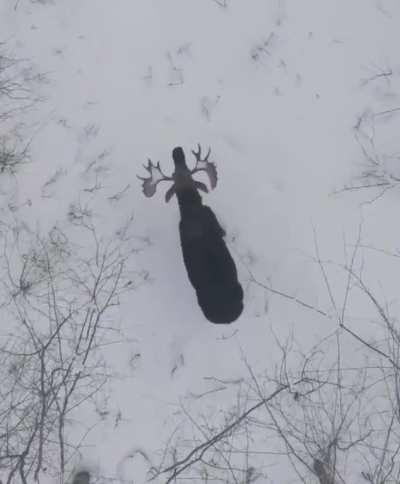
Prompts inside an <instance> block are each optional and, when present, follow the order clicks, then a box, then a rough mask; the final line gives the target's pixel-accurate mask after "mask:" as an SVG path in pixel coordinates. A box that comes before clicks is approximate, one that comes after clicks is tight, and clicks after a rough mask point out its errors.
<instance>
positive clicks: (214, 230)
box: [139, 145, 243, 324]
mask: <svg viewBox="0 0 400 484" xmlns="http://www.w3.org/2000/svg"><path fill="white" fill-rule="evenodd" d="M192 153H193V155H194V156H195V159H196V164H195V167H194V168H193V169H192V170H190V169H189V168H188V167H187V165H186V161H185V154H184V152H183V149H182V148H181V147H177V148H175V149H174V150H173V151H172V158H173V160H174V163H175V171H174V173H173V175H172V176H166V175H164V173H163V172H162V171H161V167H160V163H159V162H158V163H157V164H156V165H153V163H152V161H151V160H150V159H149V160H148V164H147V166H146V165H145V168H146V170H147V171H148V172H149V174H150V176H149V177H147V178H146V177H139V178H140V179H141V180H142V182H143V193H144V194H145V195H146V197H152V196H153V195H154V194H155V192H156V188H157V184H158V183H159V182H161V181H169V182H172V183H173V184H172V186H171V187H170V188H169V189H168V191H167V192H166V195H165V200H166V202H168V201H169V200H170V199H171V197H172V196H173V195H174V194H175V195H176V196H177V198H178V204H179V210H180V215H181V220H180V223H179V234H180V239H181V246H182V254H183V260H184V263H185V266H186V270H187V273H188V276H189V280H190V282H191V284H192V286H193V287H194V289H195V290H196V294H197V300H198V303H199V305H200V307H201V309H202V311H203V313H204V316H205V317H206V318H207V319H208V320H209V321H211V322H212V323H217V324H228V323H231V322H232V321H235V319H237V318H238V317H239V316H240V314H241V313H242V310H243V290H242V287H241V285H240V284H239V282H238V278H237V271H236V266H235V262H234V261H233V259H232V256H231V254H230V253H229V250H228V248H227V246H226V244H225V241H224V239H223V237H224V236H225V231H224V229H223V228H222V227H221V225H220V224H219V222H218V220H217V217H216V216H215V214H214V212H213V211H212V210H211V208H210V207H207V206H206V205H203V203H202V200H201V196H200V193H199V190H201V191H203V192H208V189H207V186H206V185H205V184H204V183H201V182H199V181H196V180H194V179H193V175H194V174H195V173H198V172H199V171H204V172H205V173H207V175H208V178H209V181H210V185H211V188H212V189H213V188H215V186H216V184H217V170H216V167H215V164H214V163H212V162H210V161H208V158H209V156H210V153H211V150H209V151H208V153H207V155H206V156H205V158H204V159H201V147H200V145H198V151H192Z"/></svg>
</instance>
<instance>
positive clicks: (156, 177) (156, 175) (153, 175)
mask: <svg viewBox="0 0 400 484" xmlns="http://www.w3.org/2000/svg"><path fill="white" fill-rule="evenodd" d="M143 166H144V167H145V168H146V170H147V171H148V172H149V173H150V176H149V177H147V178H146V177H143V176H139V175H137V177H138V178H139V180H142V181H143V183H142V188H143V193H144V194H145V195H146V197H152V196H153V195H154V194H155V193H156V188H157V184H158V183H159V182H160V181H164V180H165V181H172V178H171V177H170V176H166V175H164V173H163V172H162V171H161V166H160V162H159V161H158V162H157V164H156V165H153V162H152V161H151V160H150V158H149V159H148V164H147V165H143Z"/></svg>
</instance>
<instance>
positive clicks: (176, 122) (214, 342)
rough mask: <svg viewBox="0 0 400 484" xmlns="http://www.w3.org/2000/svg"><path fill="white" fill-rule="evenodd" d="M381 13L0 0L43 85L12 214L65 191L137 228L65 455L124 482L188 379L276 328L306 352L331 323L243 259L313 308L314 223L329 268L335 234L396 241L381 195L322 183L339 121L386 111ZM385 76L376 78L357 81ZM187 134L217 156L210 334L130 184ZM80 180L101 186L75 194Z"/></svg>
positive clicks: (147, 202) (395, 72)
mask: <svg viewBox="0 0 400 484" xmlns="http://www.w3.org/2000/svg"><path fill="white" fill-rule="evenodd" d="M15 5H16V6H17V7H16V8H14V6H15ZM399 21H400V6H399V4H398V2H396V1H395V0H380V1H378V0H353V1H352V2H348V1H345V0H336V1H335V2H321V1H318V0H305V1H303V2H298V1H295V0H286V1H285V0H251V1H239V0H231V1H228V2H227V6H226V7H221V6H220V5H218V2H216V1H213V0H203V1H201V2H200V1H194V0H169V1H165V0H118V1H113V2H110V1H106V0H79V1H78V0H69V1H68V2H61V1H58V0H54V1H53V2H30V1H29V0H19V2H17V3H16V2H14V1H6V0H2V1H1V2H0V32H1V38H0V40H1V41H7V44H8V46H9V47H10V48H11V49H12V51H13V52H14V53H15V55H16V56H17V57H20V58H25V59H29V60H30V61H31V62H33V64H34V67H35V69H36V70H37V71H38V72H42V73H45V74H46V77H47V80H48V82H47V83H46V84H44V85H43V86H41V92H42V93H44V96H45V99H44V100H43V102H41V103H40V104H39V105H37V106H36V107H35V109H34V110H33V111H32V112H31V113H30V114H29V116H30V118H29V119H30V123H31V126H32V128H31V129H32V131H34V133H35V134H34V137H33V141H32V144H31V163H29V164H28V165H26V166H25V167H24V168H23V169H22V170H21V171H20V173H18V175H17V180H18V182H17V188H14V185H12V187H13V188H12V191H13V197H14V202H15V203H16V204H17V205H21V208H20V209H19V210H18V212H17V217H20V219H21V220H24V221H26V222H27V223H28V224H29V225H30V226H31V227H33V228H35V227H39V228H40V230H42V231H44V232H46V231H48V230H50V229H51V228H52V227H53V226H54V225H55V224H57V223H58V222H60V221H64V220H65V219H66V214H67V212H68V210H69V209H70V206H71V204H73V203H75V204H76V203H78V201H79V202H80V203H82V204H83V205H85V203H88V204H90V207H91V209H92V210H93V211H94V212H95V213H96V220H97V222H98V223H99V224H100V226H101V228H102V230H103V231H104V233H112V231H113V230H114V229H115V227H117V226H118V224H120V223H123V221H124V220H127V219H128V218H129V217H130V216H131V215H132V214H133V218H134V231H135V234H136V235H137V236H138V237H148V238H149V240H150V241H151V244H150V245H147V244H144V246H145V247H144V249H143V250H141V251H140V252H138V254H137V255H135V258H134V264H135V267H136V268H139V269H145V270H146V271H148V273H149V280H148V281H147V283H146V284H143V285H142V286H141V287H140V288H139V289H138V290H136V291H134V292H132V293H130V295H129V298H128V297H126V298H123V300H122V304H121V307H120V313H119V320H118V321H115V322H114V323H113V324H115V325H116V326H119V325H120V327H121V331H122V334H123V335H124V337H125V338H126V341H124V342H122V343H120V344H116V345H115V346H110V347H107V348H106V349H105V355H106V357H107V360H108V362H109V364H110V365H112V366H113V368H115V370H116V372H117V373H119V374H120V376H121V378H120V379H115V381H114V382H113V385H112V391H111V394H110V396H109V398H108V399H107V401H106V402H105V404H104V405H105V408H106V409H107V411H108V412H109V413H108V416H107V417H106V418H105V419H104V420H102V422H101V423H100V424H99V425H97V426H96V427H95V428H94V429H93V431H92V432H90V433H89V435H88V436H87V440H86V441H85V443H86V445H85V447H84V448H83V449H82V456H81V457H82V460H80V457H79V456H76V465H78V466H81V467H87V468H89V469H93V470H94V471H95V472H96V473H98V474H101V475H103V476H108V477H113V476H114V477H115V478H118V479H122V480H128V481H129V479H130V480H131V482H135V483H136V482H138V483H141V482H144V476H143V474H142V475H141V474H140V472H141V468H142V467H143V464H144V459H143V457H141V456H140V454H136V456H135V458H129V457H128V456H130V455H132V453H133V452H134V451H135V449H141V450H142V451H143V452H145V453H146V454H149V455H150V454H151V453H152V452H153V451H155V450H158V449H161V448H162V447H163V443H164V442H165V441H166V439H167V437H168V435H169V433H170V432H171V430H172V429H173V424H172V423H171V422H173V415H174V412H175V411H176V410H177V408H178V407H179V402H181V401H183V400H184V399H185V397H187V395H188V394H190V392H192V393H194V394H200V393H202V392H205V391H208V390H209V389H210V385H209V380H207V379H205V378H207V377H215V378H218V379H220V380H224V379H240V378H243V377H245V376H246V375H247V374H248V371H247V369H246V365H245V364H244V361H243V360H244V356H245V358H246V359H247V360H248V361H249V362H250V363H251V366H252V368H254V371H256V372H257V371H262V370H264V369H265V368H272V366H273V365H275V364H276V362H277V358H278V357H279V351H278V349H277V348H276V345H275V341H274V338H273V336H272V332H273V333H274V334H278V335H279V337H280V338H282V340H283V339H284V338H285V337H286V336H287V335H290V334H293V335H294V337H295V339H296V341H298V342H299V344H300V345H302V347H303V348H304V349H305V351H306V350H307V349H308V348H311V347H312V346H313V344H315V343H316V342H317V341H319V340H320V339H321V338H323V337H325V336H326V335H328V334H330V333H332V332H333V331H334V330H335V329H336V328H337V322H335V321H334V320H327V319H321V318H320V317H319V316H318V314H316V313H315V312H312V311H309V310H307V309H306V308H304V307H299V305H297V304H296V303H294V302H293V301H290V300H287V299H284V298H281V297H279V296H277V295H272V294H270V293H268V292H266V291H265V290H263V289H262V288H260V287H258V286H256V285H255V284H253V283H251V281H250V276H249V273H248V269H250V270H251V272H252V273H253V275H254V277H256V278H257V279H258V280H259V281H262V282H263V283H266V284H268V285H269V286H271V287H273V288H275V289H277V290H280V291H282V292H284V293H286V294H290V295H292V296H295V297H297V298H298V299H300V300H303V301H307V302H308V303H309V304H311V305H315V306H316V307H321V308H324V309H325V310H326V309H327V308H328V307H329V305H330V301H329V297H328V295H327V291H326V287H325V285H324V282H323V279H322V278H321V273H320V270H319V267H318V265H317V264H316V263H315V261H314V260H312V258H311V256H315V236H316V237H317V241H318V247H319V249H320V251H321V254H322V255H321V258H322V259H324V260H328V259H329V260H333V261H336V262H338V263H344V258H345V254H344V239H345V240H346V241H347V243H349V244H354V243H355V240H356V238H357V233H358V228H359V224H360V223H361V221H362V222H363V228H362V231H363V240H365V241H366V242H368V244H371V245H373V246H375V247H379V248H384V249H386V250H391V251H395V250H396V247H397V245H396V244H397V241H398V238H399V227H398V224H397V223H396V221H397V220H398V215H397V214H398V208H397V207H398V201H399V200H398V192H397V191H396V189H394V190H390V191H389V192H387V193H386V194H385V195H384V197H381V198H379V199H378V200H377V201H376V202H374V203H365V202H368V201H369V200H371V199H372V198H374V196H375V195H377V192H368V191H362V190H361V191H356V192H342V193H338V194H334V192H335V191H337V190H340V189H341V188H343V187H344V186H345V185H349V184H350V182H351V181H352V179H353V177H354V176H356V175H358V174H359V173H360V169H361V168H360V167H361V166H362V163H363V162H364V157H363V153H362V151H361V149H360V145H359V143H358V142H357V138H356V137H355V132H354V127H355V126H356V125H357V122H358V120H359V118H360V116H362V115H363V114H364V113H367V114H368V113H377V112H382V111H385V110H390V109H393V108H397V107H399V106H400V104H398V103H399V93H400V90H399V87H400V63H399V59H398V45H399V40H400V36H399V31H398V25H399ZM385 69H386V70H387V69H392V75H391V76H390V79H389V80H388V79H386V78H376V79H372V80H369V81H368V80H367V79H370V78H371V77H373V76H375V75H376V74H379V72H381V71H382V70H385ZM368 119H369V118H368V116H367V117H366V120H367V121H366V123H368ZM374 119H375V121H376V125H375V126H374V128H375V129H376V140H377V144H376V148H377V151H379V153H385V154H386V155H389V157H388V159H387V163H388V166H396V157H395V156H396V155H397V156H398V152H399V137H398V127H399V119H400V114H399V115H397V114H396V113H393V115H392V116H389V117H387V116H381V117H379V119H378V120H377V118H376V117H375V118H374ZM365 126H366V130H368V125H367V124H366V125H365ZM198 142H200V143H201V144H202V146H203V149H205V150H206V149H207V148H208V146H211V150H212V152H211V157H210V160H211V161H214V162H215V163H216V165H217V169H218V185H217V187H216V189H215V191H213V192H212V193H210V194H209V195H204V197H203V200H204V202H205V203H206V204H208V205H210V206H211V207H212V208H213V210H215V212H216V214H217V216H218V218H219V220H220V221H221V223H222V225H223V226H224V227H225V228H226V231H227V241H228V244H229V247H230V250H231V251H232V254H233V256H234V257H235V260H236V262H237V265H238V270H239V275H240V280H241V282H242V284H243V287H244V289H245V310H244V313H243V315H242V317H241V318H240V320H238V321H237V322H235V323H233V324H232V325H230V326H229V327H217V326H213V325H212V324H210V323H208V322H207V321H206V320H205V319H204V317H203V315H202V313H201V311H200V309H199V308H198V306H197V303H196V299H195V294H194V292H193V290H192V288H191V286H190V285H189V282H188V280H187V277H186V273H185V270H184V266H183V261H182V257H181V253H180V248H179V238H178V231H177V224H178V220H179V214H178V210H177V206H176V203H175V201H174V200H173V201H171V202H170V203H169V204H168V205H166V204H165V202H164V192H165V190H166V188H165V187H166V184H165V186H163V184H160V185H159V186H158V189H157V194H156V195H155V196H154V197H153V198H151V199H147V198H145V197H144V196H143V194H142V191H141V186H140V181H139V180H138V179H137V178H136V175H137V174H139V175H142V176H145V175H146V172H145V170H144V169H143V166H142V164H143V163H146V160H147V158H151V160H152V161H153V162H154V163H156V162H157V161H160V163H161V168H162V170H163V171H164V173H170V172H171V170H172V160H171V151H172V149H173V148H174V147H175V146H182V147H183V148H184V150H185V152H186V154H187V157H188V160H189V161H190V162H192V161H194V160H192V157H191V154H190V150H191V149H193V148H194V147H195V146H196V144H197V143H198ZM390 155H392V158H390ZM397 161H398V158H397ZM199 178H200V177H199ZM51 179H53V182H54V183H51V184H49V185H48V186H45V184H46V182H48V181H49V180H51ZM97 182H99V183H100V184H101V186H102V189H101V190H96V191H95V192H93V193H91V192H89V191H88V189H89V188H91V187H93V186H94V185H95V184H96V183H97ZM10 190H11V189H10ZM14 190H17V191H16V192H15V191H14ZM122 192H123V194H122V196H121V198H120V199H119V200H116V201H114V202H111V201H110V200H109V197H112V196H114V195H115V194H118V193H122ZM3 198H4V197H3ZM26 200H30V201H31V205H25V202H26ZM2 203H3V202H2ZM4 203H5V202H4ZM138 240H139V239H138ZM349 253H350V252H349ZM368 254H369V255H368V264H367V268H366V274H367V277H368V282H369V283H371V286H372V287H373V288H374V289H375V290H376V291H378V294H379V295H380V296H382V297H383V296H384V298H385V299H387V300H392V299H394V300H396V298H397V294H396V293H397V287H398V283H397V281H398V277H397V274H398V272H397V267H395V265H394V263H393V260H389V261H385V260H383V259H382V257H380V255H379V254H377V253H375V252H374V251H373V250H372V249H371V250H370V251H369V252H368ZM330 277H331V279H330V280H331V284H332V290H333V291H334V294H335V297H337V298H338V299H339V300H342V298H343V292H344V289H345V281H346V277H345V276H344V275H343V274H341V273H340V271H339V270H337V271H336V272H335V271H334V270H332V273H330ZM370 312H371V311H370V309H369V308H366V307H365V306H364V305H363V303H362V302H361V301H360V302H358V301H357V300H356V299H354V302H353V306H352V316H354V324H356V325H357V324H359V327H360V328H362V329H363V330H364V329H365V331H366V332H367V333H368V332H369V331H370V332H371V333H373V328H370V329H366V328H365V326H364V325H365V319H366V318H368V315H370ZM357 318H359V322H358V323H357ZM350 347H351V345H350ZM231 398H232V395H231V394H230V393H229V392H224V391H221V392H218V393H216V394H215V396H214V397H213V402H214V404H215V406H216V408H224V406H229V404H230V402H231ZM119 413H120V414H121V415H122V424H120V425H118V426H117V425H114V423H115V419H116V416H117V415H118V414H119ZM84 418H87V419H88V420H90V419H94V420H95V418H96V415H90V416H85V417H84ZM94 420H93V421H94ZM142 472H143V469H142ZM278 475H279V473H278ZM290 479H292V476H291V475H290V474H288V476H285V477H281V478H280V480H279V482H295V481H294V480H290ZM43 482H45V481H43ZM48 482H49V483H50V482H53V481H51V479H49V481H48ZM274 482H278V481H274Z"/></svg>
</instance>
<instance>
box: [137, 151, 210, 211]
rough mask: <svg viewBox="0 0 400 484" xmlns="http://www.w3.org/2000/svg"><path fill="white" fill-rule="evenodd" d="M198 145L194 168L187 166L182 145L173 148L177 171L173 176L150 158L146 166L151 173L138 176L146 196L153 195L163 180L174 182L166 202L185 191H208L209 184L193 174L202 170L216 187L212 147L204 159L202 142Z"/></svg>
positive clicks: (167, 194) (166, 195) (194, 153)
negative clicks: (167, 173) (211, 157)
mask: <svg viewBox="0 0 400 484" xmlns="http://www.w3.org/2000/svg"><path fill="white" fill-rule="evenodd" d="M197 147H198V148H197V151H194V150H192V153H193V155H194V157H195V160H196V164H195V166H194V168H193V169H189V168H188V167H187V165H186V160H185V153H184V152H183V149H182V148H181V147H180V146H178V147H176V148H174V149H173V151H172V159H173V160H174V164H175V171H174V173H173V174H172V176H167V175H165V174H164V173H163V172H162V170H161V166H160V162H157V164H156V165H154V164H153V162H152V161H151V160H150V159H149V160H148V164H147V165H144V168H145V169H146V170H147V171H148V172H149V173H150V176H149V177H141V176H138V178H139V179H140V180H142V182H143V183H142V188H143V193H144V194H145V195H146V197H152V196H153V195H154V194H155V192H156V189H157V185H158V183H160V182H161V181H169V182H172V183H173V185H172V186H171V187H170V188H169V189H168V190H167V192H166V194H165V201H166V202H169V200H170V199H171V197H172V196H173V195H174V194H181V193H183V192H185V191H196V192H197V190H201V191H203V192H206V193H207V192H208V188H207V186H206V185H205V184H204V183H202V182H199V181H196V180H194V179H193V175H194V174H195V173H198V172H201V171H204V172H205V173H207V175H208V179H209V181H210V186H211V189H214V188H215V187H216V185H217V169H216V167H215V164H214V163H212V162H210V161H208V159H209V157H210V154H211V148H210V149H209V150H208V153H207V155H206V156H205V157H204V159H202V157H201V146H200V144H198V145H197Z"/></svg>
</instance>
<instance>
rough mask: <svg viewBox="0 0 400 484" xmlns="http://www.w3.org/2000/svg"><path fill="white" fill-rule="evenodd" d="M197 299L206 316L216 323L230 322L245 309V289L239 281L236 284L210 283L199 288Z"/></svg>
mask: <svg viewBox="0 0 400 484" xmlns="http://www.w3.org/2000/svg"><path fill="white" fill-rule="evenodd" d="M196 294H197V300H198V302H199V306H200V308H201V310H202V311H203V314H204V316H205V317H206V318H207V319H208V320H209V321H211V322H212V323H215V324H229V323H232V322H233V321H235V320H236V319H237V318H238V317H239V316H240V315H241V314H242V311H243V289H242V287H241V285H240V284H239V283H237V284H235V285H234V286H230V287H229V286H224V285H222V286H221V285H220V284H215V285H214V284H209V285H208V286H207V287H205V288H201V289H197V290H196Z"/></svg>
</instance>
